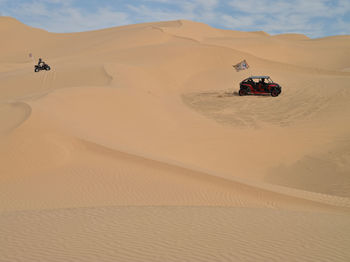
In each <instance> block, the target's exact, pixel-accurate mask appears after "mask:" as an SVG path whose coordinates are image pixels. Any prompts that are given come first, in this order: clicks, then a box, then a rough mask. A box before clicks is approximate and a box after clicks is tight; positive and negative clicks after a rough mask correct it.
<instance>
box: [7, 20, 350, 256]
mask: <svg viewBox="0 0 350 262" xmlns="http://www.w3.org/2000/svg"><path fill="white" fill-rule="evenodd" d="M0 36H1V42H0V46H1V48H0V261H6V262H8V261H26V262H28V261H33V262H34V261H350V251H349V248H348V247H349V245H350V103H349V99H350V85H349V83H350V72H349V68H350V36H348V35H346V36H334V37H326V38H319V39H310V38H308V37H307V36H304V35H300V34H281V35H275V36H271V35H269V34H267V33H265V32H240V31H231V30H220V29H215V28H212V27H210V26H208V25H205V24H202V23H197V22H192V21H186V20H178V21H168V22H157V23H145V24H136V25H128V26H121V27H115V28H108V29H103V30H98V31H90V32H82V33H69V34H56V33H50V32H47V31H44V30H41V29H36V28H32V27H29V26H27V25H24V24H22V23H21V22H19V21H17V20H15V19H13V18H10V17H0ZM30 53H31V54H33V57H30V56H29V54H30ZM39 57H41V58H43V60H44V61H45V62H47V63H48V64H49V65H50V66H51V67H52V70H51V71H48V72H39V73H34V70H33V68H34V64H35V63H36V62H37V60H38V58H39ZM244 59H246V60H247V62H248V63H249V65H250V68H249V69H248V70H244V71H241V72H236V71H235V70H233V68H232V65H233V64H236V63H238V62H240V61H242V60H244ZM249 75H270V76H271V78H272V79H273V80H274V81H276V82H278V83H279V84H280V85H281V86H282V94H281V96H279V97H277V98H272V97H266V96H247V97H239V96H237V95H236V92H237V91H238V88H239V82H240V81H241V80H243V79H244V78H246V77H248V76H249Z"/></svg>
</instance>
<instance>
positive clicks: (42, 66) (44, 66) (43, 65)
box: [34, 63, 51, 72]
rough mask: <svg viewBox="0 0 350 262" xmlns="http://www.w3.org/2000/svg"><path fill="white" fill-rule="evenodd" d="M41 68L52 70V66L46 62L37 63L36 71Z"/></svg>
mask: <svg viewBox="0 0 350 262" xmlns="http://www.w3.org/2000/svg"><path fill="white" fill-rule="evenodd" d="M41 70H46V71H49V70H51V67H50V66H49V65H48V64H46V63H42V64H40V65H35V68H34V72H39V71H41Z"/></svg>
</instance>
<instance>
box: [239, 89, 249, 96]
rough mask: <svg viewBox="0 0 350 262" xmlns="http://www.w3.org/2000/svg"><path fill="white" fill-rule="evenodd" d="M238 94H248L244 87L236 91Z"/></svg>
mask: <svg viewBox="0 0 350 262" xmlns="http://www.w3.org/2000/svg"><path fill="white" fill-rule="evenodd" d="M238 94H239V95H240V96H246V95H248V92H247V90H246V89H240V90H239V92H238Z"/></svg>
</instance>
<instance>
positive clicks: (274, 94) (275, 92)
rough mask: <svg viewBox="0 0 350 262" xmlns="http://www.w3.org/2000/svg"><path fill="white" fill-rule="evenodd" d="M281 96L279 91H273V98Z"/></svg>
mask: <svg viewBox="0 0 350 262" xmlns="http://www.w3.org/2000/svg"><path fill="white" fill-rule="evenodd" d="M279 94H280V93H279V92H278V90H277V89H273V90H272V92H271V96H272V97H276V96H278V95H279Z"/></svg>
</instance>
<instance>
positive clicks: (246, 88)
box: [239, 76, 282, 97]
mask: <svg viewBox="0 0 350 262" xmlns="http://www.w3.org/2000/svg"><path fill="white" fill-rule="evenodd" d="M281 92H282V87H281V86H280V85H279V84H277V83H275V82H273V81H272V79H271V78H270V77H269V76H251V77H248V78H246V79H244V80H243V81H242V82H241V83H240V89H239V95H240V96H245V95H252V94H254V95H271V96H273V97H276V96H278V95H279V94H280V93H281Z"/></svg>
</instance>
